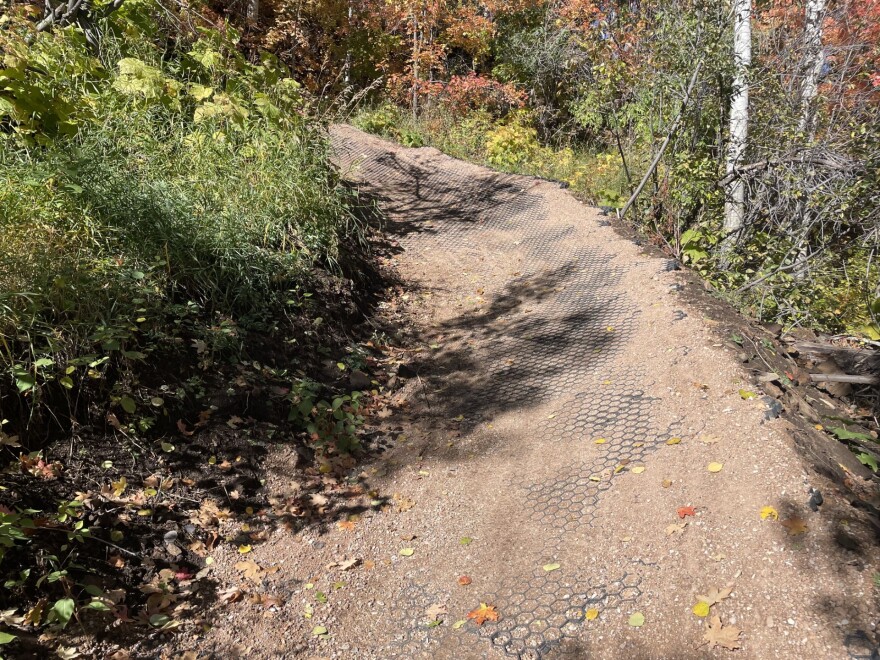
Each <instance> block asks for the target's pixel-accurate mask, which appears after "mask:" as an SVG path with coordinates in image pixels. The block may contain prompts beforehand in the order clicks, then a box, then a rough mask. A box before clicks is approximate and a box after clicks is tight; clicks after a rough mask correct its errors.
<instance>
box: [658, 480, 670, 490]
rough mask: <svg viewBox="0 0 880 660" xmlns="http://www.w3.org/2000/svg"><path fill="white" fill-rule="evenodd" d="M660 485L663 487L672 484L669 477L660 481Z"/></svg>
mask: <svg viewBox="0 0 880 660" xmlns="http://www.w3.org/2000/svg"><path fill="white" fill-rule="evenodd" d="M660 485H661V486H663V488H669V487H670V486H671V485H672V481H670V480H669V479H664V480H663V481H661V482H660Z"/></svg>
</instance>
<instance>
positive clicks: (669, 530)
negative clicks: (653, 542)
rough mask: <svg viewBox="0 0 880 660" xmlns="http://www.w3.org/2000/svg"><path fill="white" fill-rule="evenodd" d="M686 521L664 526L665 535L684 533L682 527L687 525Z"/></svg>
mask: <svg viewBox="0 0 880 660" xmlns="http://www.w3.org/2000/svg"><path fill="white" fill-rule="evenodd" d="M687 526H688V524H687V521H685V522H683V523H681V524H680V525H676V524H672V525H668V526H667V527H666V535H667V536H675V535H676V534H682V533H684V528H685V527H687Z"/></svg>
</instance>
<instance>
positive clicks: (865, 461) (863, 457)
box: [856, 452, 880, 472]
mask: <svg viewBox="0 0 880 660" xmlns="http://www.w3.org/2000/svg"><path fill="white" fill-rule="evenodd" d="M856 458H857V459H859V463H861V464H862V465H867V466H868V467H869V468H871V469H872V470H873V471H874V472H876V471H877V470H878V469H880V466H878V465H877V459H876V458H874V457H873V456H871V454H866V453H864V452H862V453H861V454H858V455H857V456H856Z"/></svg>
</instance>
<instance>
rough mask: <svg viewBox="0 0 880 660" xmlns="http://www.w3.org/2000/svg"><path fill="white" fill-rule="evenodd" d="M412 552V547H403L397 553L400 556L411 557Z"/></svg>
mask: <svg viewBox="0 0 880 660" xmlns="http://www.w3.org/2000/svg"><path fill="white" fill-rule="evenodd" d="M414 552H415V550H413V549H412V548H403V549H401V551H400V552H398V553H397V554H399V555H400V556H401V557H412V554H413V553H414Z"/></svg>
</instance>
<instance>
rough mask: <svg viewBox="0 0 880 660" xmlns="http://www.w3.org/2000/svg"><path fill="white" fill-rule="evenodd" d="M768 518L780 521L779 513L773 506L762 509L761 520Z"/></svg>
mask: <svg viewBox="0 0 880 660" xmlns="http://www.w3.org/2000/svg"><path fill="white" fill-rule="evenodd" d="M767 518H772V519H773V520H779V512H778V511H777V510H776V509H774V508H773V507H772V506H765V507H761V520H767Z"/></svg>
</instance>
